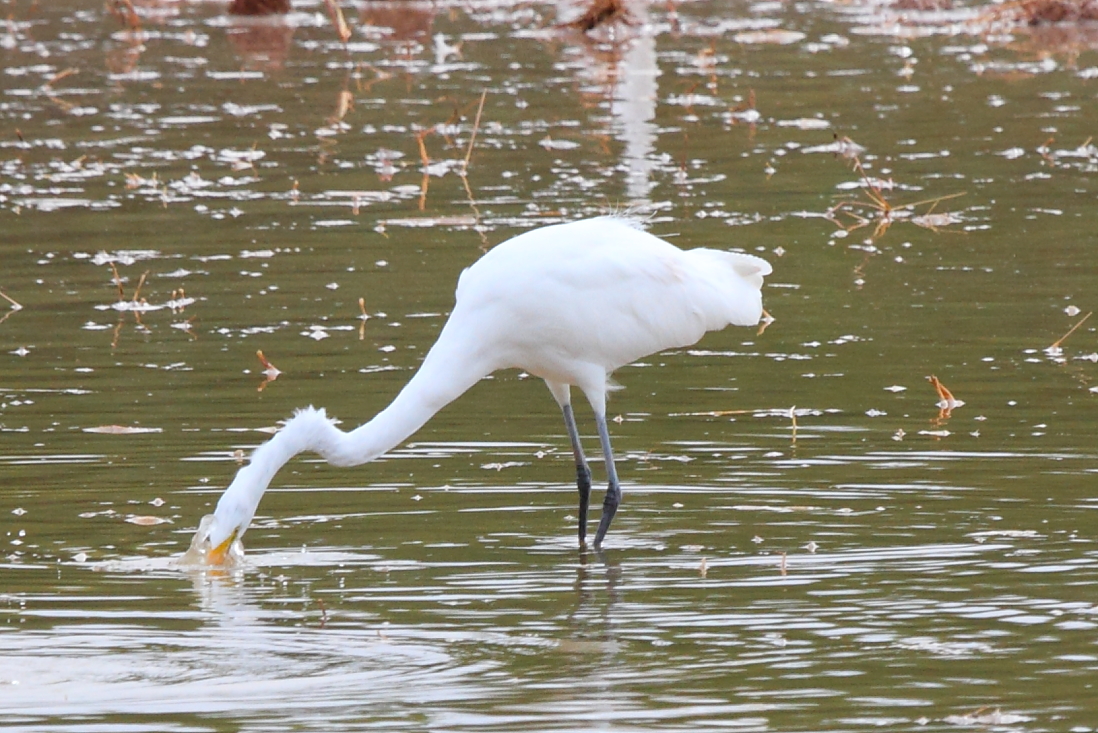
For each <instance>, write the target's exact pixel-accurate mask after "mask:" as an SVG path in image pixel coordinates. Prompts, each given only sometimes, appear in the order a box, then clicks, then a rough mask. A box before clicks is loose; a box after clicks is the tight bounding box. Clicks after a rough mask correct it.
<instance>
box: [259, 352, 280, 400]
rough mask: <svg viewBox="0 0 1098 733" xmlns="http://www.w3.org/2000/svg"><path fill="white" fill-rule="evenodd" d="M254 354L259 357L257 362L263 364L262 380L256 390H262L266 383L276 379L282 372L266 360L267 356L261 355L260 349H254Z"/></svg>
mask: <svg viewBox="0 0 1098 733" xmlns="http://www.w3.org/2000/svg"><path fill="white" fill-rule="evenodd" d="M255 355H256V356H257V357H258V358H259V363H260V364H262V365H263V376H264V379H263V382H262V384H260V385H259V387H258V388H257V390H256V391H258V392H262V391H263V390H264V389H266V388H267V385H268V384H270V383H271V382H273V381H274V380H276V379H278V376H279V375H280V374H282V372H281V371H279V369H278V367H276V366H275V365H274V364H272V363H271V362H269V361H268V360H267V357H265V356H263V352H262V351H256V352H255Z"/></svg>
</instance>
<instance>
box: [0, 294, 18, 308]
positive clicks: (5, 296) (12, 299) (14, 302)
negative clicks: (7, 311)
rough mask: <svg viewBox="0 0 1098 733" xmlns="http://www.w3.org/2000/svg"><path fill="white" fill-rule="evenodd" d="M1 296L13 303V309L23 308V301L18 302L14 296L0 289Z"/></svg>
mask: <svg viewBox="0 0 1098 733" xmlns="http://www.w3.org/2000/svg"><path fill="white" fill-rule="evenodd" d="M0 298H3V299H4V300H6V301H8V302H9V303H11V309H12V310H13V311H21V310H23V305H22V304H21V303H17V302H16V301H15V299H14V298H12V297H11V296H10V295H8V294H7V293H5V292H4V291H3V290H0Z"/></svg>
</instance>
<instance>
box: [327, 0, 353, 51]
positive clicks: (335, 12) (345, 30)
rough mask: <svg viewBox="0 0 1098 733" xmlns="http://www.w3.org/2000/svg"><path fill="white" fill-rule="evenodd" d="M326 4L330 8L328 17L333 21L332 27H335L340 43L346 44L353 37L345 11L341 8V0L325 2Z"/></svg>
mask: <svg viewBox="0 0 1098 733" xmlns="http://www.w3.org/2000/svg"><path fill="white" fill-rule="evenodd" d="M324 4H325V5H326V6H327V7H328V16H329V17H331V19H332V25H333V26H334V27H335V31H336V35H337V36H339V42H340V43H343V44H346V43H347V40H348V39H349V38H350V37H351V28H350V27H349V26H348V25H347V21H346V20H345V19H344V18H343V10H342V8H340V7H339V0H324Z"/></svg>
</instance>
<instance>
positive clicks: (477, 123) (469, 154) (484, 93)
mask: <svg viewBox="0 0 1098 733" xmlns="http://www.w3.org/2000/svg"><path fill="white" fill-rule="evenodd" d="M487 96H488V90H487V89H485V90H484V91H482V92H481V93H480V104H478V105H477V116H476V118H475V119H474V120H473V134H472V135H471V136H470V137H469V147H468V148H466V150H465V165H464V166H463V169H462V170H463V171H464V170H467V169H468V168H469V160H470V158H472V157H473V144H474V143H475V142H476V141H477V130H479V129H480V113H481V112H483V111H484V99H485V98H486V97H487Z"/></svg>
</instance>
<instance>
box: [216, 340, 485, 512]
mask: <svg viewBox="0 0 1098 733" xmlns="http://www.w3.org/2000/svg"><path fill="white" fill-rule="evenodd" d="M449 326H450V324H449V323H447V326H446V327H444V328H443V332H442V334H440V335H439V340H438V341H437V342H436V343H435V345H434V346H433V347H432V348H431V350H430V352H428V354H427V357H426V358H425V359H424V360H423V364H422V365H421V366H420V368H419V370H418V371H417V372H416V373H415V376H413V377H412V379H411V381H409V382H408V384H406V385H405V386H404V388H403V389H402V390H401V391H400V393H399V394H398V395H397V396H396V398H395V399H394V400H393V401H392V402H391V403H390V404H389V406H388V407H386V408H385V409H384V410H382V411H381V412H379V413H378V414H377V415H376V416H375V417H374V418H373V419H372V420H370V421H369V422H367V423H365V424H364V425H361V426H359V427H357V428H355V429H354V430H351V431H350V432H344V431H342V430H340V429H339V428H337V427H336V426H335V424H334V423H333V421H332V420H331V419H330V418H328V416H327V414H326V413H325V411H324V410H323V409H315V408H313V407H308V408H305V409H302V410H298V411H297V412H296V413H295V414H294V416H293V418H291V419H290V420H288V421H287V422H286V425H285V427H283V428H282V430H280V431H279V432H278V433H277V434H275V436H274V437H273V438H271V439H270V440H269V441H267V442H266V443H264V444H262V445H260V446H259V447H258V448H257V449H256V450H255V452H254V453H253V454H252V458H251V462H250V463H249V464H248V465H247V466H245V467H244V468H242V469H240V471H238V472H237V474H236V477H235V478H234V479H233V482H232V483H231V484H230V485H229V487H228V488H227V489H226V490H225V493H224V494H222V496H221V499H220V500H219V501H218V505H217V512H216V513H217V514H222V513H223V512H224V513H228V512H230V511H232V510H235V512H236V513H237V514H241V513H243V514H245V515H246V516H247V518H248V521H249V522H250V521H251V517H252V515H253V514H254V513H255V509H256V507H257V506H258V505H259V500H260V499H261V498H262V497H263V493H264V491H266V489H267V486H268V485H269V484H270V482H271V480H272V479H273V478H274V476H275V474H276V473H277V472H278V470H279V469H280V468H282V466H284V465H285V464H286V463H287V462H288V461H289V460H290V459H291V458H293V457H294V456H295V455H297V454H298V453H303V452H305V451H314V452H316V453H319V454H320V455H321V456H322V457H324V458H325V459H326V460H327V461H328V462H329V463H331V464H333V465H336V466H357V465H359V464H362V463H366V462H367V461H372V460H373V459H375V458H377V457H378V456H380V455H382V454H383V453H385V452H387V451H389V450H391V449H393V448H394V447H396V446H397V445H399V444H400V443H402V442H404V441H405V440H406V439H407V438H408V437H410V436H411V435H412V434H413V433H415V432H416V431H417V430H419V429H420V428H421V427H422V426H423V424H424V423H426V422H427V421H428V420H429V419H431V417H432V416H433V415H434V414H435V413H436V412H438V411H439V410H441V409H442V408H443V407H445V406H446V405H447V404H449V403H450V402H452V401H453V400H455V399H457V398H458V397H459V396H461V395H462V394H463V393H464V392H465V391H466V390H468V389H469V388H470V387H472V386H473V385H474V384H476V383H477V382H478V381H480V380H481V379H482V378H484V377H485V376H487V375H488V374H490V373H492V372H493V371H494V370H495V368H496V365H495V364H493V363H490V362H488V361H487V360H486V359H484V358H482V357H481V356H480V354H482V353H484V350H482V349H478V348H476V346H475V345H474V343H469V339H466V338H454V333H455V331H456V330H460V329H451V328H450V327H449ZM458 341H461V342H465V343H456V342H458ZM469 347H471V348H469ZM244 526H247V525H246V524H245V525H244Z"/></svg>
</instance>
